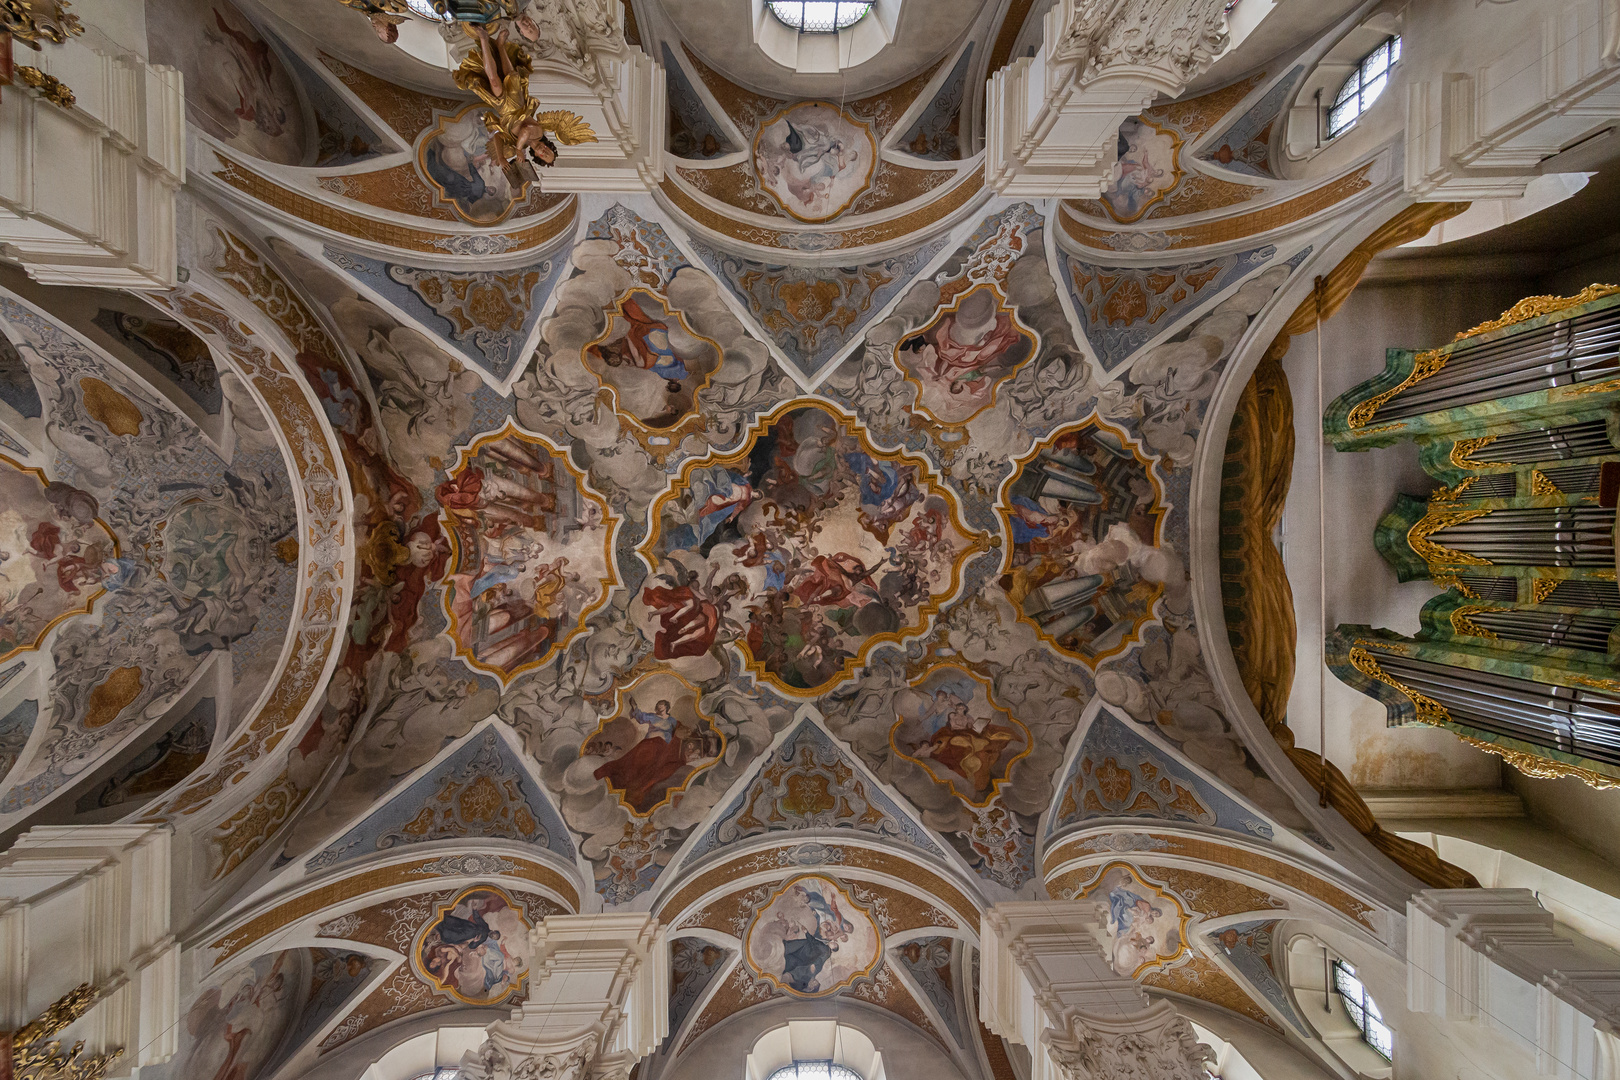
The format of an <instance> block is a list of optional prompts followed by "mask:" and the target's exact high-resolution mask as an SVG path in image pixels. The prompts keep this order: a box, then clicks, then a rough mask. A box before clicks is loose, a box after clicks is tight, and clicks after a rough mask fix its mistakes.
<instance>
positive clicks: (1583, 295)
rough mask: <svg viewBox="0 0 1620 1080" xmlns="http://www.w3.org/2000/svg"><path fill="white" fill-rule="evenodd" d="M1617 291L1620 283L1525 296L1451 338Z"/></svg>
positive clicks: (1547, 313) (1468, 336)
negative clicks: (1572, 292)
mask: <svg viewBox="0 0 1620 1080" xmlns="http://www.w3.org/2000/svg"><path fill="white" fill-rule="evenodd" d="M1617 292H1620V285H1588V286H1587V287H1586V288H1584V289H1582V290H1581V291H1580V292H1578V293H1576V294H1575V295H1574V296H1527V297H1525V298H1524V299H1523V300H1520V301H1519V302H1518V303H1517V304H1514V305H1513V306H1512V307H1510V308H1508V309H1507V310H1506V311H1504V312H1502V314H1501V315H1499V316H1497V317H1496V318H1494V319H1492V320H1490V321H1489V322H1482V323H1480V324H1479V325H1478V326H1476V327H1474V328H1473V329H1471V330H1464V331H1463V332H1462V333H1460V334H1458V335H1457V336H1456V337H1454V338H1452V339H1451V340H1452V341H1461V340H1463V339H1464V338H1471V337H1473V336H1475V335H1476V334H1484V333H1488V332H1490V331H1492V330H1500V329H1502V327H1504V326H1513V325H1514V324H1515V323H1522V322H1527V321H1529V320H1530V319H1537V318H1540V317H1541V316H1543V315H1551V314H1552V313H1553V312H1555V311H1563V310H1564V309H1566V308H1572V307H1580V306H1581V305H1582V304H1590V303H1591V302H1592V301H1593V300H1601V299H1602V298H1603V297H1605V296H1612V295H1614V294H1615V293H1617Z"/></svg>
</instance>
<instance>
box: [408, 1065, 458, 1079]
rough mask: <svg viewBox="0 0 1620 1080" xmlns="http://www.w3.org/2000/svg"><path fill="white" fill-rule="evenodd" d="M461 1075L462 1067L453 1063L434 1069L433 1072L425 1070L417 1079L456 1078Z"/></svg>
mask: <svg viewBox="0 0 1620 1080" xmlns="http://www.w3.org/2000/svg"><path fill="white" fill-rule="evenodd" d="M460 1075H461V1070H460V1069H458V1068H456V1067H454V1066H452V1065H445V1066H442V1067H440V1068H437V1069H434V1070H433V1071H432V1072H425V1073H423V1074H422V1075H421V1076H418V1077H416V1078H415V1080H456V1077H458V1076H460Z"/></svg>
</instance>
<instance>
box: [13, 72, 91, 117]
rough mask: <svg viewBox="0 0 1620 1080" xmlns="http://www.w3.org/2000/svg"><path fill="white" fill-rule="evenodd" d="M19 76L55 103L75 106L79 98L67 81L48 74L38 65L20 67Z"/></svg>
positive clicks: (65, 106)
mask: <svg viewBox="0 0 1620 1080" xmlns="http://www.w3.org/2000/svg"><path fill="white" fill-rule="evenodd" d="M17 78H18V79H20V80H21V81H22V82H24V83H25V84H27V85H28V86H31V87H33V88H34V89H35V90H38V91H39V96H40V97H42V98H44V99H45V100H46V101H49V102H50V103H51V104H53V105H60V106H61V107H62V108H64V109H71V108H73V106H74V104H76V103H77V102H78V100H79V99H78V98H76V97H74V96H73V91H72V90H69V89H68V85H67V83H65V82H63V81H62V80H61V79H58V78H57V77H56V76H55V75H47V74H45V73H44V72H43V71H41V70H39V68H37V67H19V68H18V69H17Z"/></svg>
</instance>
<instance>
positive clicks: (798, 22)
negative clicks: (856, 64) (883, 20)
mask: <svg viewBox="0 0 1620 1080" xmlns="http://www.w3.org/2000/svg"><path fill="white" fill-rule="evenodd" d="M769 3H770V7H771V14H772V15H775V16H776V17H777V18H778V19H780V20H782V22H784V23H786V24H787V25H788V26H791V27H793V29H795V30H798V31H799V32H801V33H805V34H831V33H835V32H836V31H839V30H842V29H844V28H845V27H849V26H854V25H855V24H856V23H858V22H860V21H861V20H862V19H864V18H865V17H866V14H867V12H869V11H871V10H872V0H769Z"/></svg>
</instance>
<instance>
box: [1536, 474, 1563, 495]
mask: <svg viewBox="0 0 1620 1080" xmlns="http://www.w3.org/2000/svg"><path fill="white" fill-rule="evenodd" d="M1530 494H1532V495H1562V494H1563V492H1562V491H1560V490H1558V485H1557V484H1555V483H1553V482H1552V481H1551V480H1549V479H1547V474H1546V473H1544V472H1542V471H1541V470H1540V469H1531V470H1530Z"/></svg>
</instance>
